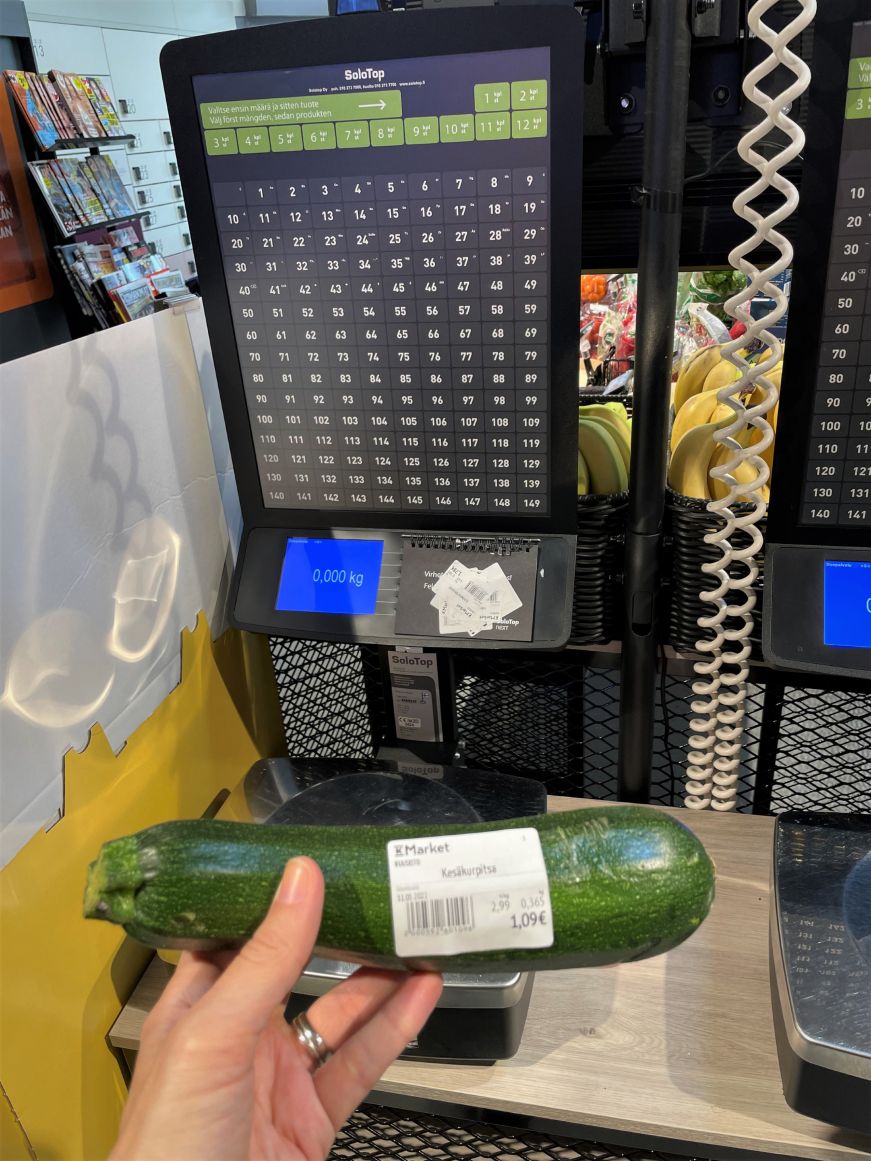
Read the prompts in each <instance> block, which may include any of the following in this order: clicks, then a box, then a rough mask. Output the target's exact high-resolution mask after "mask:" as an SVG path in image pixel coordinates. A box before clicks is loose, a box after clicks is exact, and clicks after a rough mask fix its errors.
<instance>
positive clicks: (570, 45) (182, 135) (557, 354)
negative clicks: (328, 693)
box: [162, 9, 584, 648]
mask: <svg viewBox="0 0 871 1161" xmlns="http://www.w3.org/2000/svg"><path fill="white" fill-rule="evenodd" d="M583 36H584V23H583V19H582V18H581V17H580V16H578V14H577V13H575V12H573V11H570V10H561V9H535V10H524V9H517V10H511V11H508V10H500V11H499V12H498V13H497V12H496V11H490V10H480V11H479V10H463V11H462V12H444V13H442V12H439V13H418V14H415V16H414V17H413V18H412V19H410V20H397V19H396V18H391V17H389V16H386V15H374V16H358V17H354V18H353V19H350V18H349V19H342V20H332V21H311V22H306V23H294V24H285V25H275V26H270V27H268V28H263V29H261V30H257V31H256V34H255V33H253V32H252V33H248V34H246V36H245V37H244V39H243V38H237V37H235V35H234V34H219V35H217V36H210V37H201V38H193V39H189V40H185V41H183V42H182V41H179V42H173V43H171V44H170V45H168V46H167V47H166V49H165V50H164V53H163V57H162V64H163V70H164V80H165V84H166V88H167V95H168V99H169V107H170V113H171V115H172V119H173V124H174V127H175V129H176V136H177V138H179V139H180V142H181V148H180V149H179V157H180V166H181V171H182V178H183V181H184V184H185V189H186V191H189V193H190V195H191V196H190V197H189V202H190V203H191V204H192V211H191V224H192V232H193V238H194V248H195V252H196V255H197V263H198V269H199V271H200V283H201V287H202V291H203V299H204V304H205V309H206V314H207V319H208V324H209V331H210V336H211V340H212V347H213V351H214V354H215V362H216V368H217V373H218V379H219V385H220V389H221V396H222V403H223V408H224V413H225V418H226V421H227V427H228V434H229V438H230V445H231V451H232V454H233V461H234V467H235V471H236V477H237V482H238V484H239V489H240V496H241V499H242V508H243V518H244V532H243V541H242V545H241V548H240V556H239V564H238V566H237V570H236V575H235V578H234V616H235V619H236V622H237V623H238V624H239V625H241V626H243V627H245V628H250V629H255V630H260V631H265V632H269V633H277V634H284V635H289V636H297V637H318V638H327V639H338V640H343V639H345V640H347V639H352V640H366V641H381V642H386V643H404V644H413V643H414V641H415V640H419V641H423V642H426V643H428V644H431V643H433V642H436V641H439V640H445V641H446V642H449V643H450V644H451V645H452V646H456V645H457V644H459V645H463V644H465V645H470V646H471V645H474V646H475V647H480V646H481V645H487V644H490V645H494V644H495V645H499V644H503V643H507V642H510V643H511V645H512V647H517V646H522V645H524V644H526V645H532V646H535V647H537V648H542V647H544V648H548V647H550V648H555V647H558V646H559V645H561V644H564V643H565V641H566V640H567V638H568V635H569V629H570V622H571V602H572V588H573V580H574V560H575V531H576V519H577V517H576V508H575V496H576V466H577V465H576V441H575V427H576V417H577V412H576V403H577V390H576V385H577V318H578V272H579V271H580V268H581V260H580V172H581V140H582V132H581V81H580V76H579V70H578V68H577V61H578V60H579V59H581V53H582V48H583ZM458 45H462V46H463V50H464V51H462V52H457V51H456V49H457V46H458Z"/></svg>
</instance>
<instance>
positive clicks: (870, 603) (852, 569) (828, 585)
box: [823, 560, 871, 649]
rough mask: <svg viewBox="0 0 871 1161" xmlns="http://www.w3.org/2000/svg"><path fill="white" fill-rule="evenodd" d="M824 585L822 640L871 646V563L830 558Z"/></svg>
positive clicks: (837, 644) (870, 647) (831, 642)
mask: <svg viewBox="0 0 871 1161" xmlns="http://www.w3.org/2000/svg"><path fill="white" fill-rule="evenodd" d="M824 569H825V572H824V574H823V577H824V585H823V642H824V643H825V644H826V645H832V646H836V647H837V646H841V647H843V648H849V649H871V563H869V562H866V561H861V560H827V561H825V562H824Z"/></svg>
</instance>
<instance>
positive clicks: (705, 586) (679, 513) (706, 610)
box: [663, 489, 765, 659]
mask: <svg viewBox="0 0 871 1161" xmlns="http://www.w3.org/2000/svg"><path fill="white" fill-rule="evenodd" d="M734 511H735V512H736V513H746V512H750V511H752V505H750V504H736V505H735V506H734ZM719 523H720V521H719V520H718V518H717V517H716V516H714V515H713V514H712V513H710V512H709V511H708V508H707V502H706V501H705V500H694V499H692V498H691V497H689V496H681V495H678V493H677V492H672V491H671V489H669V492H668V496H667V499H666V529H667V540H666V559H665V560H664V562H663V564H664V568H663V572H664V574H665V575H666V576H667V577H668V581H669V585H668V588H669V602H668V627H667V636H668V640H669V641H670V643H671V644H672V645H673V646H674V648H675V649H678V650H681V651H686V652H693V651H694V650H695V648H696V642H697V641H698V640H699V639H700V638H701V637H702V636H703V635H704V633H703V630H701V629H700V628H699V624H698V622H699V617H701V616H708V615H710V613H711V612H712V609H713V606H712V605H710V604H708V603H707V602H706V601H703V600H702V599H701V595H700V594H701V593H702V592H704V591H707V590H709V589H712V588H714V587H715V586H716V578H715V577H712V576H711V575H709V574H708V573H704V572H702V565H703V564H710V563H712V562H713V561H715V560H717V559H718V558H719V556H720V552H719V549H718V548H717V547H716V545H713V544H706V543H705V536H706V535H707V534H708V533H710V532H713V531H714V530H715V529H716V528H717V525H718V524H719ZM758 528H759V530H760V532H762V534H763V535H764V534H765V521H764V520H763V521H761V522H760V524H759V525H758ZM732 543H733V544H734V545H735V547H736V548H743V547H745V546H746V545H748V544H749V543H750V536H749V534H748V533H746V532H744V531H743V530H741V529H736V531H735V533H734V534H733V537H732ZM763 560H764V550H760V552H759V553H758V554H757V556H756V564H757V566H758V567H759V575H758V577H757V578H756V581H755V582H754V585H753V590H754V592H755V593H756V608H755V610H754V615H753V629H752V632H751V637H750V639H751V644H752V646H753V653H752V656H753V657H754V658H756V659H759V658H761V656H762V652H761V642H762V592H763V580H764V577H763ZM744 572H745V568H744V565H742V564H741V563H734V564H733V565H732V566H731V567H730V569H729V574H730V576H733V577H740V576H743V575H744Z"/></svg>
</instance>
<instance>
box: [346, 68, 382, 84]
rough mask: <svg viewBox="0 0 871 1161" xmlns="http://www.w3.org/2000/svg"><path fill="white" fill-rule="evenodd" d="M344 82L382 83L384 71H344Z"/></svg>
mask: <svg viewBox="0 0 871 1161" xmlns="http://www.w3.org/2000/svg"><path fill="white" fill-rule="evenodd" d="M345 80H346V81H383V80H384V69H345Z"/></svg>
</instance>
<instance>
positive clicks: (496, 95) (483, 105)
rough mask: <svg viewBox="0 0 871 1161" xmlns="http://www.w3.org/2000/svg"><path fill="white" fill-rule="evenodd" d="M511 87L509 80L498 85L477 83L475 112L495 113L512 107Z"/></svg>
mask: <svg viewBox="0 0 871 1161" xmlns="http://www.w3.org/2000/svg"><path fill="white" fill-rule="evenodd" d="M510 102H511V88H510V86H509V85H508V82H507V81H505V82H503V83H502V84H497V85H475V112H476V113H493V112H495V111H496V110H498V109H509V108H510V107H511V105H510Z"/></svg>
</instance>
